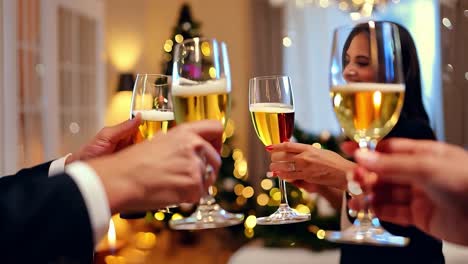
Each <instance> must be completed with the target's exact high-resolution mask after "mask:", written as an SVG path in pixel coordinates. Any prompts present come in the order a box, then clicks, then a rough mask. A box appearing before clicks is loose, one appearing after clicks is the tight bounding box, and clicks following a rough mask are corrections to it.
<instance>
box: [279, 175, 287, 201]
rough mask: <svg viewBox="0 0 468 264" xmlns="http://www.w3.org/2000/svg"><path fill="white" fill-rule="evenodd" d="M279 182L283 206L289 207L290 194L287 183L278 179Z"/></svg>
mask: <svg viewBox="0 0 468 264" xmlns="http://www.w3.org/2000/svg"><path fill="white" fill-rule="evenodd" d="M278 182H279V187H280V188H279V189H280V192H281V204H284V205H289V204H288V193H287V192H286V181H285V180H282V179H280V178H278Z"/></svg>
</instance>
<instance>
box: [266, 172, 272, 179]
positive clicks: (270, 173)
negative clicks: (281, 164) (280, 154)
mask: <svg viewBox="0 0 468 264" xmlns="http://www.w3.org/2000/svg"><path fill="white" fill-rule="evenodd" d="M266 176H267V178H272V177H273V176H274V173H273V172H272V171H269V172H267V173H266Z"/></svg>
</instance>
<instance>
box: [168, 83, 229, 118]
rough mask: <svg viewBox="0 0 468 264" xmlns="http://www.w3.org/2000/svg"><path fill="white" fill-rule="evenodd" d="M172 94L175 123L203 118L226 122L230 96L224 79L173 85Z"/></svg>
mask: <svg viewBox="0 0 468 264" xmlns="http://www.w3.org/2000/svg"><path fill="white" fill-rule="evenodd" d="M172 96H173V105H174V111H175V120H176V121H177V123H183V122H192V121H199V120H205V119H211V120H219V121H221V122H222V123H223V125H225V124H226V122H227V118H228V117H229V112H228V111H229V109H230V104H231V100H230V99H231V98H230V88H229V87H228V85H227V82H226V80H223V79H221V80H216V81H207V82H206V83H203V84H181V85H173V86H172Z"/></svg>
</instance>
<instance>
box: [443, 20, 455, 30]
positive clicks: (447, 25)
mask: <svg viewBox="0 0 468 264" xmlns="http://www.w3.org/2000/svg"><path fill="white" fill-rule="evenodd" d="M442 24H443V25H444V26H445V27H446V28H448V29H452V28H453V25H452V21H450V19H448V18H446V17H444V18H443V19H442Z"/></svg>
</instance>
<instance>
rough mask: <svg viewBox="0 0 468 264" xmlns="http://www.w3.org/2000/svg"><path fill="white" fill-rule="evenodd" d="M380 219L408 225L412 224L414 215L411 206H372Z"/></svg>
mask: <svg viewBox="0 0 468 264" xmlns="http://www.w3.org/2000/svg"><path fill="white" fill-rule="evenodd" d="M372 208H373V209H374V212H375V214H376V215H377V217H378V218H379V219H380V220H383V221H387V222H392V223H395V224H399V225H403V226H407V225H411V224H412V215H411V210H410V207H409V206H406V205H395V204H385V205H379V206H374V205H373V207H372Z"/></svg>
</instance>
